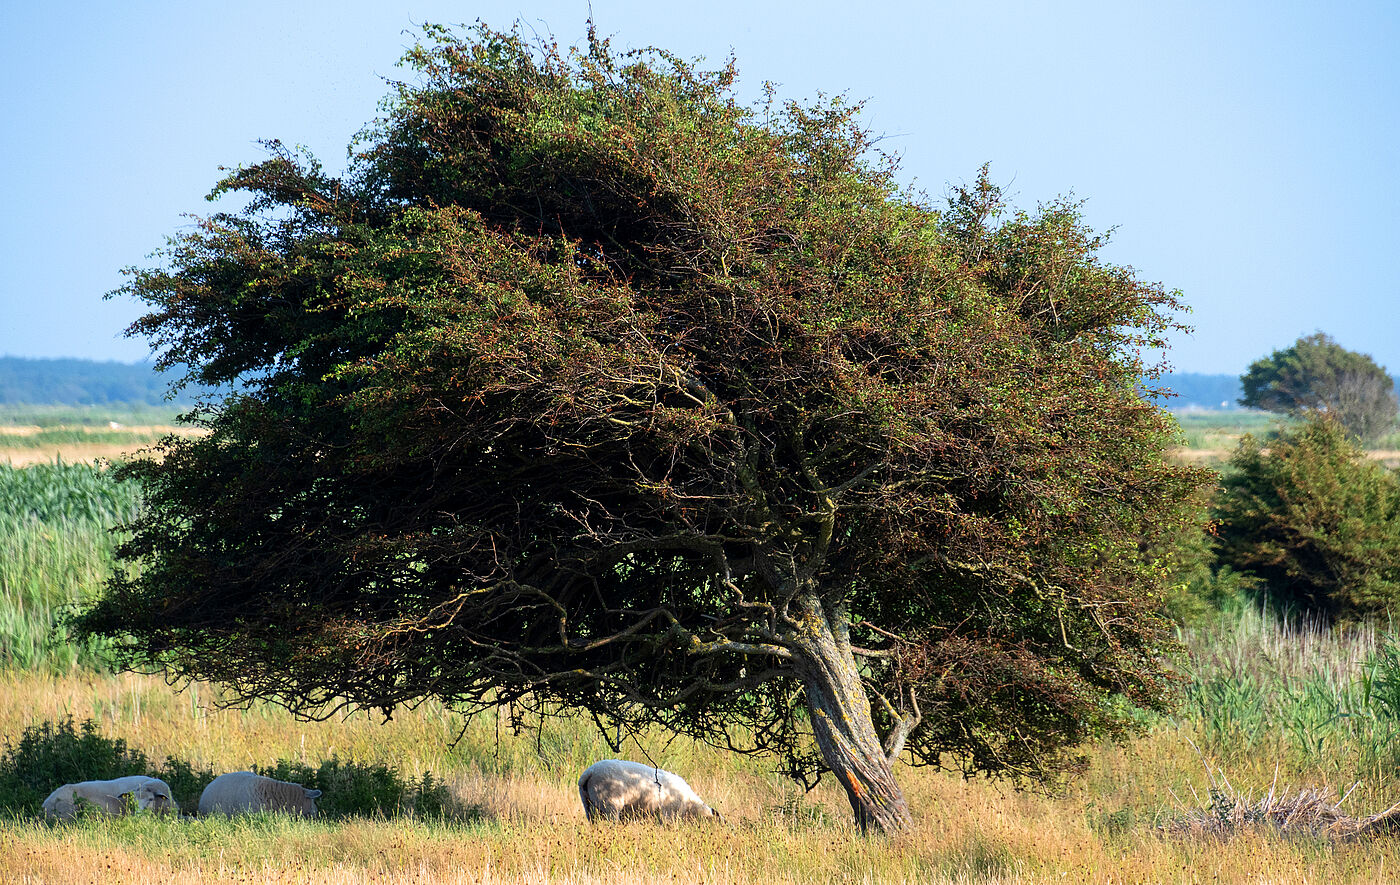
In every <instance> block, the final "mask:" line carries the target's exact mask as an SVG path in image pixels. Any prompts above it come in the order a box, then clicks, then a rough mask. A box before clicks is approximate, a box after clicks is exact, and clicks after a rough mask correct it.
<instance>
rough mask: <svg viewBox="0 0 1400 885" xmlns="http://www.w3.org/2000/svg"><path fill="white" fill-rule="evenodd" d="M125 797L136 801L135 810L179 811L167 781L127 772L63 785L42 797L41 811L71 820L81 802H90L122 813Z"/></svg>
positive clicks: (124, 811)
mask: <svg viewBox="0 0 1400 885" xmlns="http://www.w3.org/2000/svg"><path fill="white" fill-rule="evenodd" d="M127 796H130V797H131V798H132V800H133V801H134V802H135V805H136V810H138V811H147V810H150V811H154V812H156V813H158V814H163V813H166V812H172V813H175V814H179V813H180V806H179V805H178V804H177V803H176V802H175V798H174V797H173V796H172V795H171V794H170V785H169V784H167V783H166V782H165V781H163V780H161V779H160V778H156V777H147V776H146V775H144V774H130V775H127V776H126V777H119V778H114V779H112V780H107V781H83V782H82V783H77V784H64V785H63V786H61V787H59V788H58V789H56V790H54V791H53V792H52V793H50V794H49V798H47V799H45V800H44V814H45V815H47V816H49V817H52V818H57V819H59V820H71V819H72V818H74V817H77V815H78V808H79V806H80V805H82V804H87V805H90V806H92V807H93V808H95V809H97V810H98V811H101V812H102V813H104V814H125V813H126V811H127V808H128V806H127Z"/></svg>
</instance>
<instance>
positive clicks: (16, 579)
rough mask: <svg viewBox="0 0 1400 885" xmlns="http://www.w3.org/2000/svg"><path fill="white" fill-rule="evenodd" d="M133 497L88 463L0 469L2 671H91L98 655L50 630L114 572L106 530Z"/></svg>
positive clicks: (131, 507) (123, 516)
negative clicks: (80, 668) (4, 668)
mask: <svg viewBox="0 0 1400 885" xmlns="http://www.w3.org/2000/svg"><path fill="white" fill-rule="evenodd" d="M136 507H137V491H136V489H135V488H133V487H130V486H122V485H118V484H117V483H115V482H113V481H112V479H111V477H110V476H109V475H108V473H107V471H106V470H104V469H102V468H99V467H94V466H91V465H87V464H38V465H34V466H31V467H23V468H16V467H9V466H6V465H3V464H0V666H9V667H19V668H24V669H33V668H38V667H49V668H55V669H59V670H63V669H67V668H71V667H74V666H79V665H93V664H95V663H96V662H97V660H98V649H97V648H95V647H92V646H85V647H78V646H75V645H73V644H71V643H69V642H67V641H66V640H65V638H64V637H63V636H62V635H61V634H58V633H55V631H54V625H55V622H56V620H57V618H58V616H59V614H60V613H61V612H62V611H63V610H64V609H65V608H67V607H69V606H71V605H74V604H77V603H82V602H85V601H87V600H90V599H91V598H93V595H94V594H95V593H97V592H98V591H99V590H100V589H101V587H102V585H103V584H104V582H105V581H106V580H107V578H108V576H109V575H110V574H111V571H112V564H113V547H114V545H115V543H116V540H117V538H116V536H115V535H114V534H113V532H112V531H111V529H112V527H113V526H115V525H117V524H118V523H120V522H123V521H125V520H127V519H130V518H131V517H132V516H133V515H134V514H135V512H136Z"/></svg>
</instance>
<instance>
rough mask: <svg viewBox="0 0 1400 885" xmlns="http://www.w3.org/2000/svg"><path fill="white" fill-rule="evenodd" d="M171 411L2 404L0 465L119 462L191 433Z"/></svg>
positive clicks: (157, 407) (152, 407) (145, 408)
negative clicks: (165, 439)
mask: <svg viewBox="0 0 1400 885" xmlns="http://www.w3.org/2000/svg"><path fill="white" fill-rule="evenodd" d="M180 413H181V410H180V409H177V408H174V407H160V406H144V405H131V406H126V407H122V408H113V407H111V406H26V405H0V464H8V465H10V466H12V467H25V466H28V465H30V464H53V463H56V462H62V463H64V464H77V463H87V464H91V463H95V462H98V461H122V460H125V459H127V458H130V457H132V456H133V455H134V454H135V453H137V452H139V451H140V450H141V449H144V448H147V447H149V446H151V445H152V444H154V443H156V442H158V441H160V440H161V439H162V438H164V437H166V436H169V435H171V434H190V433H192V432H194V431H192V430H191V429H190V428H189V427H184V426H180V425H178V424H177V419H178V417H179V415H180Z"/></svg>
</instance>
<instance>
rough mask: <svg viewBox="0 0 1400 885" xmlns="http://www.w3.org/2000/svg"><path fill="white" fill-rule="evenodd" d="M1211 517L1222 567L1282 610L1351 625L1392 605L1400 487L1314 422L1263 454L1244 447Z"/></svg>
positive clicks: (1399, 546) (1396, 591) (1398, 559)
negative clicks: (1248, 579)
mask: <svg viewBox="0 0 1400 885" xmlns="http://www.w3.org/2000/svg"><path fill="white" fill-rule="evenodd" d="M1230 468H1231V469H1230V471H1229V472H1228V473H1227V474H1226V476H1225V478H1224V480H1223V483H1222V493H1221V496H1220V499H1219V503H1218V507H1217V512H1218V515H1219V518H1220V533H1219V557H1220V561H1221V563H1223V564H1225V565H1228V566H1230V567H1232V568H1234V569H1237V570H1239V571H1243V572H1248V573H1250V574H1252V575H1255V576H1257V577H1258V578H1260V579H1261V580H1262V581H1263V586H1264V588H1265V590H1266V591H1267V592H1268V593H1269V594H1270V596H1271V597H1272V598H1273V599H1274V600H1275V601H1276V602H1277V603H1279V604H1280V605H1281V606H1283V607H1284V608H1296V609H1300V610H1304V611H1320V612H1323V613H1325V614H1327V615H1329V616H1348V617H1352V616H1359V615H1368V614H1376V613H1383V612H1387V611H1392V610H1394V609H1395V607H1396V606H1397V604H1400V480H1397V478H1396V476H1395V474H1394V473H1392V472H1391V471H1389V470H1386V469H1385V468H1384V467H1382V466H1380V465H1379V464H1376V463H1374V462H1372V461H1370V460H1368V459H1367V458H1366V456H1365V453H1364V452H1363V451H1362V450H1361V449H1360V448H1359V447H1358V446H1357V445H1356V443H1355V441H1354V440H1353V439H1352V438H1351V437H1350V436H1349V435H1348V434H1347V432H1346V431H1345V430H1344V429H1343V428H1342V427H1341V425H1340V424H1339V423H1338V422H1336V421H1334V420H1330V419H1327V418H1323V417H1315V418H1313V419H1311V420H1309V421H1308V422H1306V423H1305V424H1303V425H1302V426H1301V427H1299V428H1297V429H1296V430H1292V431H1286V432H1284V433H1281V434H1280V435H1278V436H1277V437H1275V438H1273V439H1270V440H1269V441H1268V446H1267V448H1265V446H1264V445H1263V444H1262V443H1261V442H1260V441H1259V440H1257V439H1255V438H1254V437H1245V439H1244V440H1243V441H1242V442H1241V443H1240V447H1239V449H1237V450H1236V452H1235V454H1234V455H1233V456H1231V459H1230Z"/></svg>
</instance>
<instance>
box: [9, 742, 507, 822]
mask: <svg viewBox="0 0 1400 885" xmlns="http://www.w3.org/2000/svg"><path fill="white" fill-rule="evenodd" d="M253 770H254V771H256V772H258V773H259V774H263V775H266V776H268V777H274V778H277V779H278V780H285V781H295V782H297V783H299V784H302V785H303V786H305V787H309V788H311V789H317V790H321V791H322V792H323V795H322V796H321V798H320V799H318V800H317V803H316V804H317V807H318V808H320V810H321V813H322V814H323V815H325V816H326V817H355V816H382V817H395V816H398V815H403V814H412V815H414V816H417V817H424V818H445V817H454V818H474V817H477V816H479V815H480V811H479V809H475V808H468V807H463V806H461V805H460V804H459V803H457V802H456V801H455V800H454V799H453V797H452V794H451V793H450V791H449V790H448V789H447V785H446V784H445V783H443V782H442V781H440V780H437V779H435V778H434V777H433V776H432V774H431V773H429V772H425V773H424V774H423V776H422V778H413V777H404V776H403V775H401V774H400V773H399V771H398V770H397V769H395V768H391V767H389V766H386V765H364V764H360V763H357V762H342V761H341V760H340V759H339V758H337V757H332V758H330V759H328V760H325V761H323V762H321V763H320V765H318V766H311V765H307V764H305V763H301V762H289V761H287V760H285V759H281V760H278V762H277V764H276V765H273V766H266V767H259V766H254V767H253ZM128 774H146V775H150V776H152V777H158V778H160V779H161V780H163V781H165V782H166V783H167V784H169V785H170V791H171V793H172V794H173V795H174V797H175V801H176V802H178V803H179V805H180V808H181V809H183V810H185V811H187V812H193V811H194V810H195V809H196V808H197V807H198V806H199V796H200V794H201V793H203V792H204V788H205V787H206V786H208V785H209V782H210V781H212V780H213V779H214V777H215V772H213V771H211V770H209V769H196V768H194V767H193V766H191V765H190V764H189V763H188V762H185V761H183V760H181V759H176V758H175V757H173V756H167V757H166V759H165V763H164V764H163V765H159V766H157V765H152V764H151V763H150V760H148V759H147V758H146V755H145V754H144V753H142V752H141V751H140V750H135V749H132V748H131V747H128V746H127V744H126V741H124V740H122V739H121V738H109V737H105V736H103V735H102V734H100V733H98V730H97V725H96V723H94V722H93V721H92V720H91V719H87V720H84V721H83V722H82V723H80V724H78V725H74V723H73V720H72V718H71V717H70V718H67V719H63V720H62V721H60V722H57V723H54V722H45V723H43V724H42V725H35V726H30V727H29V728H26V729H25V730H24V733H23V734H22V735H21V736H20V738H19V740H18V741H17V742H15V743H9V742H8V741H7V742H6V745H5V749H4V752H3V753H2V754H0V811H4V812H9V813H12V814H21V815H38V814H40V813H42V806H43V802H44V799H45V798H47V797H48V795H49V793H51V792H53V790H54V789H55V788H57V787H61V786H63V785H64V784H69V783H77V782H79V781H90V780H108V779H110V778H115V777H123V776H125V775H128Z"/></svg>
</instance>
